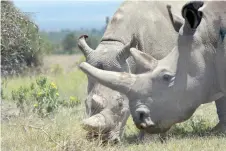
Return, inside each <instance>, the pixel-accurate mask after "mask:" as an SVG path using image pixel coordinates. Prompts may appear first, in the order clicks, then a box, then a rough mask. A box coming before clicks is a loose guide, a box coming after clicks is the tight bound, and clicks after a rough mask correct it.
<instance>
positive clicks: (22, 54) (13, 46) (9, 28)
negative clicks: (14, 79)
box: [1, 1, 52, 76]
mask: <svg viewBox="0 0 226 151" xmlns="http://www.w3.org/2000/svg"><path fill="white" fill-rule="evenodd" d="M38 30H39V29H38V26H37V25H35V23H33V21H32V20H31V19H30V17H29V16H28V15H26V14H24V13H22V12H21V11H20V10H19V9H17V8H16V7H15V6H14V4H13V2H11V1H1V56H2V59H1V65H2V66H1V73H2V75H3V76H6V75H17V74H20V73H23V72H24V71H25V70H26V69H27V68H29V67H38V66H40V65H42V57H43V53H44V52H45V51H46V50H48V49H52V48H50V46H48V47H49V48H48V49H46V46H47V45H49V44H47V43H45V42H44V39H42V38H41V36H40V34H39V31H38Z"/></svg>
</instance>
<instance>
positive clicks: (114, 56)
mask: <svg viewBox="0 0 226 151" xmlns="http://www.w3.org/2000/svg"><path fill="white" fill-rule="evenodd" d="M168 4H170V5H172V6H173V9H172V10H173V13H174V14H178V16H179V15H180V9H181V7H182V6H183V5H184V4H185V2H183V1H182V2H167V1H165V2H158V1H150V0H149V1H143V0H142V1H141V0H138V1H125V2H123V3H122V4H121V6H120V7H119V8H118V10H117V11H116V12H115V14H114V16H113V17H112V19H111V21H110V23H109V24H108V26H107V28H106V31H105V33H104V35H103V37H102V39H101V42H100V44H99V45H98V47H97V48H96V50H93V49H91V48H90V47H89V46H88V45H87V43H86V38H87V37H88V36H86V35H83V36H81V37H80V38H79V40H78V46H79V48H80V49H81V50H82V52H83V53H84V55H85V57H86V62H88V63H89V64H91V65H92V66H95V67H97V68H99V69H103V70H108V71H117V72H132V73H134V72H135V70H136V73H138V72H139V70H140V69H139V68H137V69H136V66H135V63H134V61H133V59H132V57H129V55H130V52H129V49H130V48H131V47H135V45H137V48H138V49H139V50H140V51H145V50H148V51H147V53H148V54H150V55H152V56H153V57H154V58H156V59H162V58H163V57H165V56H166V55H167V54H168V53H169V52H170V49H172V48H173V46H174V45H175V44H176V35H177V33H176V32H175V31H174V29H175V30H179V28H180V26H181V25H182V24H181V23H177V22H175V24H174V26H172V24H171V21H172V18H171V17H172V16H169V9H167V7H166V6H167V5H168ZM181 18H182V17H181ZM132 37H135V39H136V41H134V40H132V39H134V38H132ZM160 39H161V40H160ZM128 57H129V58H128ZM127 58H128V59H127ZM126 59H127V60H126ZM128 103H129V102H128V99H127V97H126V96H125V95H123V94H122V93H119V92H117V91H114V90H112V89H110V88H108V87H105V86H103V85H101V84H99V83H97V82H95V81H94V80H93V79H92V78H91V77H89V76H88V96H87V99H86V101H85V104H86V112H87V115H88V118H86V119H85V120H84V121H83V126H84V128H85V129H86V130H88V132H94V133H99V132H100V133H101V134H102V137H104V139H107V140H120V137H121V136H122V133H123V130H124V127H125V123H126V121H127V119H128V117H129V115H130V112H129V104H128Z"/></svg>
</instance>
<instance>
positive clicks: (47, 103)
mask: <svg viewBox="0 0 226 151" xmlns="http://www.w3.org/2000/svg"><path fill="white" fill-rule="evenodd" d="M11 95H12V100H14V101H15V102H16V104H17V107H18V108H19V109H20V111H22V112H24V111H25V107H26V106H28V107H30V106H31V105H32V106H33V109H32V110H33V112H35V113H38V115H40V116H41V117H45V116H48V115H49V114H50V113H54V112H55V111H57V109H58V108H59V106H64V107H75V106H77V105H79V104H81V101H80V100H79V99H78V98H77V97H74V96H70V98H68V99H66V100H64V99H62V98H60V94H59V91H58V87H57V85H56V84H55V83H54V82H51V81H50V80H48V79H47V78H46V77H44V76H40V77H39V78H37V79H36V82H33V83H31V84H30V85H29V86H20V87H19V88H18V89H16V90H13V91H12V93H11Z"/></svg>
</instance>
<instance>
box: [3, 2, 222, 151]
mask: <svg viewBox="0 0 226 151" xmlns="http://www.w3.org/2000/svg"><path fill="white" fill-rule="evenodd" d="M1 5H2V6H1V9H2V10H1V11H2V12H1V33H2V35H1V73H2V77H1V150H2V151H33V150H36V151H45V150H48V151H61V150H62V151H63V150H65V151H83V150H84V151H85V150H87V151H91V150H93V151H94V150H95V151H99V150H100V151H101V150H103V151H104V150H105V151H114V150H115V151H118V150H119V151H120V150H122V151H124V150H134V151H135V150H140V151H144V150H147V151H149V150H154V151H169V150H170V151H181V150H183V151H201V150H203V151H223V150H225V149H226V137H225V135H223V134H215V133H211V132H210V130H211V128H212V127H214V126H215V124H216V123H217V122H218V118H217V114H216V108H215V104H214V103H209V104H205V105H202V106H200V107H199V109H198V110H197V111H196V112H195V114H194V115H193V116H192V118H191V119H189V120H188V121H185V122H183V123H180V124H177V125H175V126H174V127H173V128H172V129H171V130H170V131H169V132H168V134H167V135H166V140H165V141H164V142H162V140H161V139H160V138H159V136H158V135H152V136H151V135H146V137H145V140H144V141H143V142H138V140H137V135H138V130H137V129H136V127H135V126H134V124H133V121H132V119H131V117H130V118H129V120H128V122H127V125H126V130H125V135H124V137H123V139H122V142H121V143H119V144H110V143H107V144H102V143H101V141H100V140H99V139H97V140H87V139H86V131H85V130H83V129H82V127H81V121H82V119H83V118H84V117H85V105H84V99H85V96H86V86H87V78H86V75H85V74H84V73H83V72H81V71H80V70H79V69H78V66H77V65H78V64H79V63H80V62H82V61H84V60H85V59H84V57H83V56H82V54H80V53H78V52H79V50H78V48H77V44H76V38H78V36H79V35H80V34H84V33H86V34H88V35H89V36H90V35H91V36H90V37H91V38H90V41H89V44H90V46H91V47H92V48H95V47H96V46H97V44H98V42H99V40H100V38H101V36H102V34H103V31H104V28H103V30H102V31H98V30H81V31H69V30H62V31H60V32H43V31H39V30H38V26H37V25H35V23H34V22H33V21H32V19H31V18H30V17H29V16H28V15H27V14H24V13H22V12H21V11H20V10H18V9H17V8H16V7H15V6H14V4H13V3H12V2H9V1H8V2H6V1H5V2H3V1H1ZM92 37H93V38H92ZM73 41H74V43H73ZM59 54H61V55H59ZM69 54H70V55H69Z"/></svg>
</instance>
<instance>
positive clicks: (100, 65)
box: [96, 63, 104, 70]
mask: <svg viewBox="0 0 226 151" xmlns="http://www.w3.org/2000/svg"><path fill="white" fill-rule="evenodd" d="M96 67H97V68H98V69H101V70H103V69H104V68H103V65H102V64H101V63H98V64H97V66H96Z"/></svg>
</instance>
